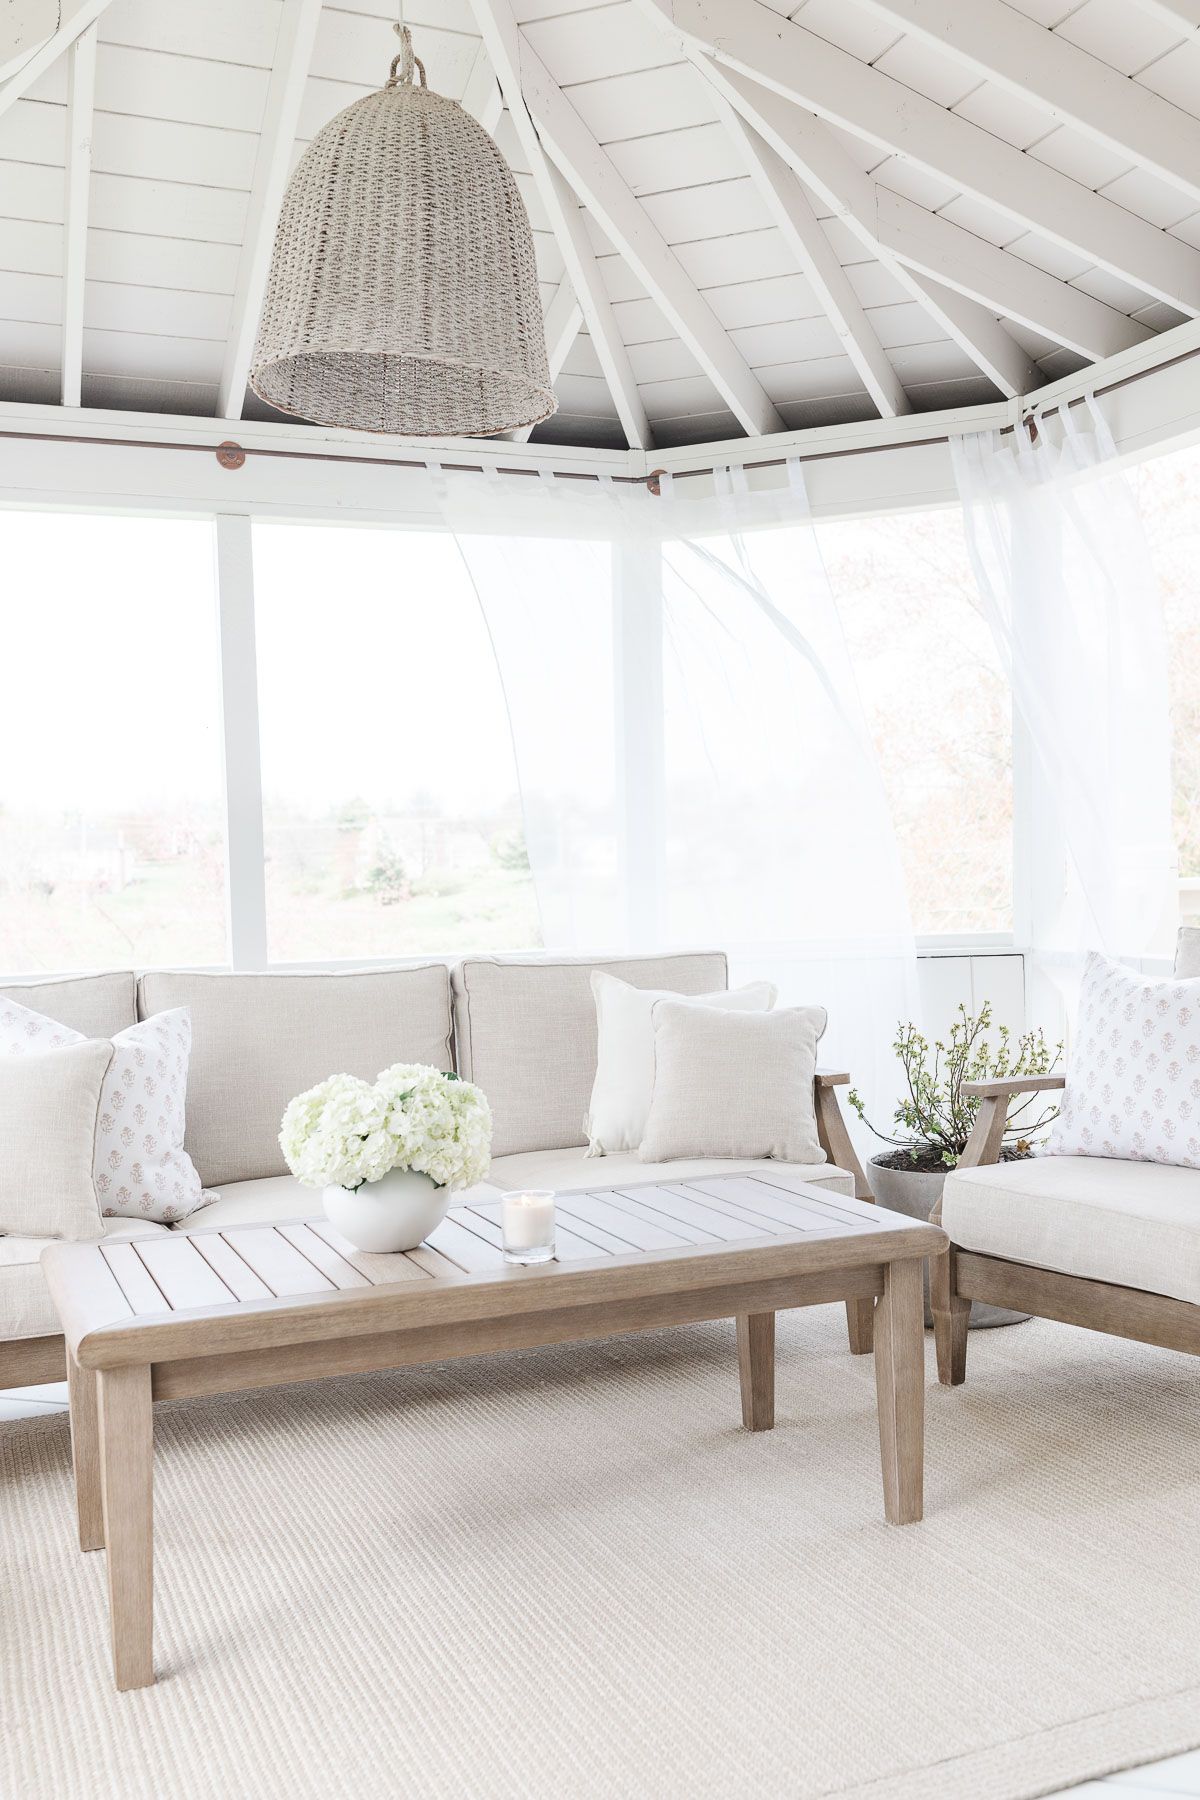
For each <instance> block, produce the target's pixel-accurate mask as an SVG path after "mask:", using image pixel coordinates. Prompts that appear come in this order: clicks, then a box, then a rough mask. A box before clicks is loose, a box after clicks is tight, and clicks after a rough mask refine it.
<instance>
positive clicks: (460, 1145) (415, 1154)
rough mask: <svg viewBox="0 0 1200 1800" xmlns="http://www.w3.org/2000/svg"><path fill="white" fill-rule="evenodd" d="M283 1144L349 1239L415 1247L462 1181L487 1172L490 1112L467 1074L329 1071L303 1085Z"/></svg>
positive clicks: (408, 1068) (413, 1067)
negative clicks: (369, 1076) (369, 1077)
mask: <svg viewBox="0 0 1200 1800" xmlns="http://www.w3.org/2000/svg"><path fill="white" fill-rule="evenodd" d="M279 1143H280V1148H281V1149H282V1151H283V1154H284V1157H285V1159H286V1161H287V1165H288V1168H289V1169H290V1170H291V1171H292V1174H293V1175H294V1176H295V1177H296V1179H297V1181H299V1182H301V1183H302V1184H303V1185H304V1186H305V1187H311V1188H321V1189H323V1190H324V1200H325V1211H326V1213H327V1214H328V1216H329V1218H330V1220H331V1221H332V1223H333V1224H334V1225H335V1226H336V1227H337V1229H338V1230H339V1231H340V1232H342V1234H343V1236H345V1237H347V1238H349V1240H350V1242H351V1243H352V1244H354V1245H356V1246H357V1247H358V1248H359V1249H360V1250H411V1249H413V1248H414V1247H415V1245H417V1244H419V1243H420V1242H421V1240H422V1238H423V1237H424V1236H425V1235H426V1234H427V1232H429V1231H431V1230H432V1229H433V1228H434V1227H435V1226H436V1225H437V1224H439V1223H440V1222H441V1220H442V1219H443V1218H444V1217H445V1215H446V1210H447V1208H448V1206H449V1204H450V1196H451V1194H452V1193H454V1192H455V1190H456V1189H458V1188H465V1187H471V1186H473V1184H474V1183H475V1182H478V1181H482V1180H483V1179H484V1177H485V1176H486V1174H487V1172H488V1169H489V1167H490V1166H491V1144H492V1114H491V1108H490V1107H489V1106H488V1103H487V1099H486V1098H485V1096H484V1094H483V1093H482V1092H481V1090H480V1089H479V1088H477V1087H475V1086H473V1085H472V1083H471V1082H469V1081H460V1080H459V1078H458V1076H457V1075H452V1074H445V1073H443V1071H442V1070H440V1069H435V1068H433V1067H432V1066H431V1065H430V1064H428V1063H393V1064H392V1066H391V1068H390V1069H384V1070H383V1071H382V1072H381V1074H379V1075H378V1076H377V1077H376V1079H375V1080H374V1081H363V1080H361V1079H360V1078H359V1077H358V1076H356V1075H331V1076H330V1077H329V1079H328V1080H327V1081H322V1082H319V1083H318V1084H317V1086H316V1087H313V1088H309V1089H308V1090H307V1091H306V1092H305V1093H303V1094H297V1095H296V1097H295V1099H294V1100H292V1101H290V1102H289V1103H288V1107H287V1110H286V1112H285V1113H284V1115H283V1124H282V1126H281V1128H280V1133H279ZM414 1233H415V1235H414ZM401 1240H404V1241H401Z"/></svg>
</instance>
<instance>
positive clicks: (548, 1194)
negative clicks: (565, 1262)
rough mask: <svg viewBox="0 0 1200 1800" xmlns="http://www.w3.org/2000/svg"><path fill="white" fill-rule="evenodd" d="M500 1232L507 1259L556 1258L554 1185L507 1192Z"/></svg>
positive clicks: (536, 1259) (537, 1260) (533, 1261)
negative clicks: (514, 1192)
mask: <svg viewBox="0 0 1200 1800" xmlns="http://www.w3.org/2000/svg"><path fill="white" fill-rule="evenodd" d="M500 1232H501V1236H502V1238H503V1241H504V1260H505V1261H506V1262H511V1263H541V1262H550V1261H552V1260H553V1257H554V1194H553V1191H552V1190H551V1189H550V1188H529V1189H527V1190H526V1191H525V1192H524V1193H519V1194H505V1196H504V1198H503V1200H502V1201H501V1204H500Z"/></svg>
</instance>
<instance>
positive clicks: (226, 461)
mask: <svg viewBox="0 0 1200 1800" xmlns="http://www.w3.org/2000/svg"><path fill="white" fill-rule="evenodd" d="M1196 356H1200V349H1195V350H1182V351H1180V353H1179V355H1178V356H1173V357H1171V358H1170V360H1169V361H1168V362H1163V363H1156V364H1155V366H1154V368H1153V369H1143V370H1140V371H1138V372H1137V373H1135V374H1132V375H1122V376H1121V377H1119V379H1118V380H1116V381H1109V382H1106V383H1105V384H1104V385H1103V386H1101V387H1098V388H1095V389H1093V390H1092V392H1093V393H1094V395H1095V396H1096V397H1097V398H1099V397H1100V396H1102V395H1104V394H1115V393H1116V392H1117V391H1118V389H1120V388H1124V387H1129V386H1131V385H1132V383H1133V382H1135V381H1143V380H1145V379H1146V377H1147V376H1148V375H1151V374H1157V373H1159V371H1160V370H1163V369H1173V368H1175V367H1176V366H1177V365H1178V364H1179V363H1184V362H1190V361H1191V360H1192V358H1193V357H1196ZM1082 401H1083V396H1082V395H1075V396H1072V397H1070V398H1064V399H1062V400H1055V401H1052V402H1051V403H1050V404H1049V405H1048V406H1047V407H1046V408H1045V411H1046V412H1050V413H1054V412H1062V411H1063V410H1064V408H1066V407H1069V406H1075V405H1080V404H1082ZM1042 410H1043V409H1042V408H1041V407H1039V406H1038V404H1037V401H1036V397H1035V396H1031V397H1030V398H1029V400H1028V402H1026V401H1024V400H1023V401H1022V405H1021V411H1022V416H1023V417H1029V416H1030V415H1032V414H1033V413H1035V412H1040V411H1042ZM1015 429H1016V427H1015V426H1013V425H1004V426H1001V428H1000V435H1001V436H1002V437H1004V436H1007V435H1008V434H1009V433H1010V432H1012V431H1014V430H1015ZM952 435H954V434H952V433H951V432H948V431H941V432H937V433H935V434H934V435H933V436H932V437H923V438H911V439H909V440H907V441H906V442H905V443H903V444H859V445H854V446H850V447H848V448H846V449H844V450H812V451H810V452H809V453H808V454H807V455H806V454H805V453H804V452H803V451H797V452H796V453H795V454H792V455H787V456H769V457H760V458H758V459H757V460H756V461H754V462H744V463H740V464H739V465H738V466H739V467H740V468H743V469H782V468H785V467H786V466H787V464H788V463H789V462H801V463H812V462H833V461H835V460H837V459H838V458H840V457H844V456H879V455H882V454H883V453H885V452H888V451H892V450H899V449H904V450H922V449H926V448H928V447H929V446H930V445H933V444H948V443H949V442H950V439H951V436H952ZM0 437H2V438H10V439H12V440H14V441H16V442H21V443H35V444H96V445H103V446H105V447H113V448H116V449H128V450H185V451H190V452H192V453H193V454H199V455H203V456H215V457H216V459H217V461H218V462H219V463H220V465H221V467H222V468H223V469H229V470H236V469H240V468H241V467H242V465H243V464H244V463H245V461H246V458H247V457H250V456H257V457H276V458H279V457H282V458H284V459H285V460H299V461H301V462H327V463H352V464H353V463H357V464H361V465H366V466H368V467H371V468H377V469H427V468H428V466H429V460H432V459H426V458H424V457H411V458H409V457H403V458H401V457H390V456H361V455H357V454H355V453H354V452H353V451H348V452H346V453H345V454H341V453H339V452H337V451H332V450H304V449H291V448H288V449H283V448H280V449H270V448H266V447H257V446H256V447H255V448H253V449H247V448H246V447H245V446H244V445H242V444H239V443H237V442H236V441H234V440H232V439H231V440H229V441H227V442H226V443H223V444H195V443H193V444H189V443H181V442H180V441H179V440H178V439H172V438H125V437H115V438H114V437H90V436H85V435H84V434H83V433H78V434H68V433H66V432H58V431H12V430H8V429H7V428H5V427H4V426H3V425H0ZM727 466H728V465H727V464H724V463H717V464H713V465H712V466H710V467H706V468H702V469H680V470H679V471H678V472H675V473H673V474H672V479H673V480H674V481H687V480H688V479H690V478H691V477H693V476H697V475H713V474H715V473H716V471H717V469H718V468H725V467H727ZM438 467H439V469H442V470H444V471H445V472H446V473H447V474H450V475H481V474H483V473H484V470H485V465H484V464H483V463H464V462H452V463H443V462H439V464H438ZM494 473H496V474H498V475H524V476H533V477H535V478H540V477H541V476H542V475H543V473H544V471H543V470H542V469H538V468H532V469H523V468H519V467H518V468H512V467H506V466H505V465H504V464H496V465H495V468H494ZM666 473H667V470H666V469H652V470H651V471H650V473H649V474H648V475H611V476H608V477H602V476H600V475H593V474H590V473H589V472H587V471H586V470H581V469H551V470H550V474H551V475H552V476H553V477H554V478H555V480H557V481H600V480H603V479H607V480H610V481H613V482H616V483H618V484H619V485H621V486H623V487H641V486H643V485H644V486H646V487H648V488H649V489H650V492H651V493H652V494H657V493H659V492H660V481H661V478H662V476H664V475H665V474H666Z"/></svg>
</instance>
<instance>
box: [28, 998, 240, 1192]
mask: <svg viewBox="0 0 1200 1800" xmlns="http://www.w3.org/2000/svg"><path fill="white" fill-rule="evenodd" d="M83 1042H84V1038H83V1035H82V1033H81V1032H78V1031H72V1030H71V1028H70V1026H68V1025H59V1024H58V1023H56V1021H55V1020H53V1019H48V1018H46V1017H45V1016H44V1015H43V1014H42V1013H37V1012H34V1011H33V1010H32V1008H30V1007H28V1006H22V1005H21V1004H20V1003H19V1002H18V1001H16V1000H0V1058H5V1059H11V1058H13V1057H20V1058H22V1059H23V1060H28V1061H30V1062H33V1061H35V1060H36V1061H39V1062H40V1061H41V1059H42V1058H43V1057H44V1056H45V1055H46V1054H47V1053H53V1052H55V1051H57V1050H58V1049H60V1048H61V1047H63V1046H64V1045H68V1044H80V1043H83ZM191 1048H192V1022H191V1016H190V1014H189V1013H188V1010H187V1008H186V1007H185V1006H180V1007H176V1008H175V1010H174V1011H173V1012H162V1013H156V1014H155V1016H154V1017H153V1018H152V1019H142V1020H139V1022H138V1023H137V1024H136V1025H129V1026H126V1028H125V1030H124V1031H118V1032H117V1034H116V1036H115V1037H114V1038H113V1040H112V1051H113V1056H112V1067H111V1069H110V1070H109V1075H108V1080H107V1082H106V1083H105V1088H104V1095H103V1102H104V1103H103V1105H102V1106H101V1108H100V1114H99V1118H98V1119H96V1120H95V1121H94V1124H95V1181H96V1196H97V1199H98V1201H99V1205H100V1210H101V1212H102V1213H103V1215H104V1217H105V1218H106V1219H111V1218H119V1219H154V1220H156V1221H157V1222H158V1224H160V1225H170V1224H173V1223H174V1222H175V1220H177V1219H185V1218H187V1216H188V1215H189V1213H194V1212H196V1211H197V1210H198V1209H199V1208H200V1207H202V1206H207V1205H208V1204H209V1201H210V1200H211V1199H212V1198H213V1197H214V1196H212V1195H209V1196H205V1195H204V1194H202V1193H201V1189H200V1177H199V1175H197V1173H196V1170H195V1167H194V1166H193V1163H192V1159H191V1157H190V1156H189V1155H188V1153H187V1151H186V1150H185V1149H184V1147H183V1132H184V1100H185V1096H186V1093H187V1071H188V1058H189V1056H190V1054H191Z"/></svg>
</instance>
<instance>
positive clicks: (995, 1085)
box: [962, 1075, 1067, 1100]
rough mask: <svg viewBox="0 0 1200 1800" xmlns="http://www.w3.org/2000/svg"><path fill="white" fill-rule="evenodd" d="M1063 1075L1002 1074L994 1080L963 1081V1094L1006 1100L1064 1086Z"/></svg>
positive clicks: (1064, 1078) (1065, 1079)
mask: <svg viewBox="0 0 1200 1800" xmlns="http://www.w3.org/2000/svg"><path fill="white" fill-rule="evenodd" d="M1066 1085H1067V1078H1066V1076H1065V1075H1002V1076H1000V1077H998V1079H997V1080H995V1081H964V1082H963V1084H962V1091H963V1093H964V1094H977V1095H978V1096H979V1097H980V1099H983V1100H1006V1099H1009V1098H1011V1096H1012V1095H1013V1094H1036V1093H1037V1092H1038V1090H1039V1088H1061V1087H1066Z"/></svg>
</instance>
